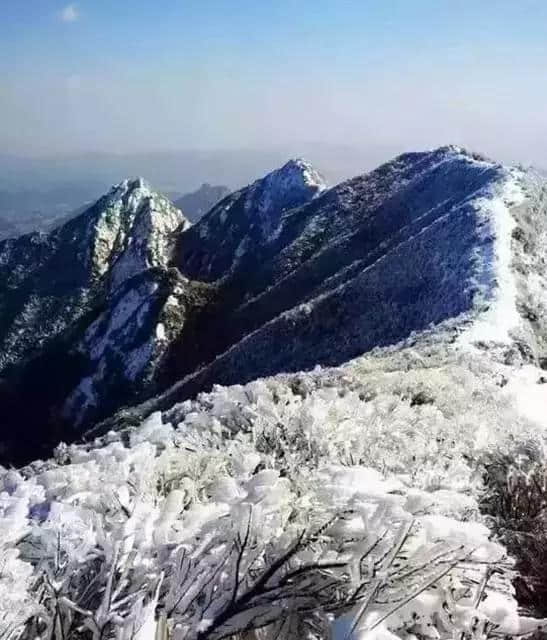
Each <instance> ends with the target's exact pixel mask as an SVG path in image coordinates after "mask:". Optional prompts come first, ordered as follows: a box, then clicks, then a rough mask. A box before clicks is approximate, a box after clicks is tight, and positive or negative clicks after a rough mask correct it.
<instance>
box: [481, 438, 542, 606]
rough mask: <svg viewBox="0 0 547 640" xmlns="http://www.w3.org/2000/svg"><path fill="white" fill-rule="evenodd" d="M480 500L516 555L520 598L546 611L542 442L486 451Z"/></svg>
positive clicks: (493, 523) (483, 508)
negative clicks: (507, 450)
mask: <svg viewBox="0 0 547 640" xmlns="http://www.w3.org/2000/svg"><path fill="white" fill-rule="evenodd" d="M483 464H484V469H485V484H486V492H485V495H484V497H483V499H482V502H481V507H482V510H483V511H484V512H485V513H486V514H488V515H489V516H490V518H491V521H492V527H493V529H495V530H496V531H497V533H498V534H499V536H500V538H501V539H502V540H503V542H504V543H505V544H506V545H507V547H508V548H509V550H510V552H511V553H512V555H514V557H515V558H516V559H517V564H516V568H517V569H518V572H519V575H518V578H517V580H516V582H515V585H516V588H517V594H518V597H519V602H520V603H521V604H522V605H523V606H526V607H527V608H529V609H530V610H531V611H533V612H534V613H536V614H540V615H547V461H546V458H545V451H544V449H543V447H542V446H541V444H540V443H538V442H528V443H523V444H522V445H520V446H519V447H517V448H515V449H513V450H511V451H509V452H503V451H498V452H496V453H492V454H490V455H485V456H484V459H483Z"/></svg>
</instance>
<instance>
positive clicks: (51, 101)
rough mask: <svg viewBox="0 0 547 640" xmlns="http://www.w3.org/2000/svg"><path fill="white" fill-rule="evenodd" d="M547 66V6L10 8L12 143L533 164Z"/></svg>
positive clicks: (543, 133) (41, 2) (6, 129)
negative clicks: (389, 153) (447, 153)
mask: <svg viewBox="0 0 547 640" xmlns="http://www.w3.org/2000/svg"><path fill="white" fill-rule="evenodd" d="M546 71H547V3H546V2H544V1H543V0H537V1H532V0H519V1H518V2H517V1H516V0H513V1H512V2H509V1H505V0H480V1H477V0H474V1H471V0H459V1H458V0H435V1H434V0H374V1H372V0H351V1H346V2H334V1H331V2H326V1H324V0H314V1H312V0H299V1H297V0H294V1H289V0H277V1H275V2H274V1H272V0H255V1H254V2H251V1H248V0H225V1H221V0H201V1H197V0H170V1H168V0H155V1H152V0H132V1H131V2H128V1H127V2H126V1H124V0H82V1H81V2H76V3H73V4H70V3H67V2H63V1H61V2H58V1H56V0H5V2H4V3H3V7H2V20H1V21H0V73H1V76H0V77H1V78H2V81H1V83H0V145H1V147H2V150H3V151H6V152H14V153H31V154H32V153H49V152H67V151H68V152H71V151H81V150H106V151H135V150H151V149H177V148H196V147H199V148H233V147H264V146H269V145H270V146H272V145H273V146H276V145H284V144H287V145H288V144H293V143H294V142H295V141H296V142H298V141H302V142H305V141H312V142H318V143H325V144H346V145H352V146H356V147H362V148H363V149H366V148H367V147H368V148H372V147H375V148H376V147H377V148H384V147H385V148H386V149H392V148H393V149H394V150H397V149H399V148H400V149H407V148H416V147H419V148H422V147H428V146H434V145H436V144H442V143H445V142H455V143H462V144H467V145H469V146H472V147H474V148H478V149H484V150H485V151H486V152H489V153H492V154H494V155H498V156H501V157H502V158H503V159H505V158H508V159H522V160H523V161H525V162H527V161H535V162H538V161H540V160H541V158H542V156H543V154H547V116H546V115H545V113H544V112H545V109H544V105H545V100H546V98H547V87H546V84H547V83H545V79H546ZM544 149H545V151H544ZM544 164H545V162H544Z"/></svg>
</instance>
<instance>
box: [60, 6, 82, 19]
mask: <svg viewBox="0 0 547 640" xmlns="http://www.w3.org/2000/svg"><path fill="white" fill-rule="evenodd" d="M59 17H60V18H61V21H62V22H76V21H77V20H78V19H79V18H80V10H79V9H78V5H77V4H67V6H66V7H65V8H64V9H62V10H61V12H60V14H59Z"/></svg>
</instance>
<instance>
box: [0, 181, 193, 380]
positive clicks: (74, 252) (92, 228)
mask: <svg viewBox="0 0 547 640" xmlns="http://www.w3.org/2000/svg"><path fill="white" fill-rule="evenodd" d="M188 225H189V223H188V221H187V220H186V219H185V218H184V216H183V215H182V213H181V212H180V211H179V210H178V209H176V208H175V207H174V206H173V205H171V204H170V203H169V201H168V200H167V199H166V198H165V197H164V196H162V195H161V194H158V193H154V192H153V191H151V189H150V187H149V186H148V185H147V184H146V183H145V181H144V180H143V179H142V178H137V179H132V180H130V179H127V180H124V181H123V182H121V183H120V184H119V185H117V186H115V187H113V188H112V189H111V191H110V192H109V193H108V194H107V195H106V196H104V197H103V198H101V199H100V200H98V201H97V202H96V203H95V204H94V205H93V206H91V207H90V208H89V209H88V210H87V211H85V212H84V213H82V214H81V215H79V216H78V217H76V218H74V219H72V220H70V221H68V222H67V223H65V224H64V225H62V226H61V227H59V228H57V229H55V230H54V231H52V232H51V233H49V234H30V235H28V236H21V237H20V238H16V239H14V240H9V241H5V242H2V243H0V297H1V298H2V299H3V300H4V302H5V303H6V304H5V307H2V308H0V353H1V354H2V356H1V357H0V367H2V368H3V367H4V366H5V365H7V364H9V363H12V362H16V361H17V360H18V359H19V358H22V357H25V356H27V355H29V354H30V353H32V352H35V351H36V350H37V347H41V346H42V344H45V343H46V342H47V341H48V340H50V339H51V338H53V337H55V336H58V335H60V334H62V332H63V331H64V330H66V329H67V327H68V326H69V325H70V324H71V323H73V322H75V321H77V320H78V319H79V318H81V317H82V316H83V315H85V313H86V312H87V311H88V310H89V309H90V308H91V307H92V306H93V303H94V301H95V300H96V298H97V297H100V296H101V295H103V294H105V292H106V290H107V289H110V290H114V289H115V288H117V287H119V286H120V285H121V284H122V283H123V282H125V281H127V280H128V279H130V278H131V277H132V276H135V275H136V274H138V273H139V272H141V271H144V270H145V269H148V268H150V267H163V268H167V266H168V261H169V258H170V244H171V236H172V234H173V232H174V231H175V230H176V229H184V228H186V227H187V226H188ZM4 309H5V311H4Z"/></svg>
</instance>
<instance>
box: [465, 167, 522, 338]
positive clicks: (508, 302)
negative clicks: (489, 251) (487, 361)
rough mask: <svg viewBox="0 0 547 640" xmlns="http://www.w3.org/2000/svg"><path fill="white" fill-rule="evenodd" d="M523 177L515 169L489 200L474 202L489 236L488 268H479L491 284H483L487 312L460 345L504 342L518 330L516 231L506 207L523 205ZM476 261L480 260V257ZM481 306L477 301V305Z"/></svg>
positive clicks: (509, 172)
mask: <svg viewBox="0 0 547 640" xmlns="http://www.w3.org/2000/svg"><path fill="white" fill-rule="evenodd" d="M522 179H523V174H522V172H521V171H519V170H517V169H510V170H508V172H507V177H506V180H505V181H504V182H503V183H502V184H501V185H494V187H493V189H494V193H492V194H491V196H490V197H486V196H485V197H482V198H480V199H478V200H476V201H475V205H476V207H477V215H478V217H479V219H480V221H481V223H482V225H483V229H484V231H483V234H484V236H488V235H490V234H491V235H492V236H493V239H492V240H487V242H488V241H491V242H492V244H493V255H492V256H491V258H492V262H491V264H484V263H483V264H481V265H480V268H481V270H482V271H486V272H490V273H492V274H493V278H494V282H493V289H491V287H492V283H490V282H488V283H486V284H483V285H482V286H483V289H484V293H483V296H484V298H485V303H486V299H488V303H487V304H488V309H487V310H486V311H484V312H482V313H481V314H480V315H479V316H478V317H477V318H476V319H475V320H474V322H473V325H472V326H471V327H470V328H469V329H467V330H466V331H464V333H463V334H462V335H461V336H460V343H461V344H463V345H467V346H470V345H472V344H473V343H476V342H507V341H509V340H510V338H511V336H510V333H511V330H513V329H515V328H516V327H518V326H519V324H520V321H521V318H520V316H519V313H518V310H517V303H516V300H517V285H516V281H515V273H514V271H513V267H512V261H513V251H512V246H511V242H512V233H513V230H514V229H515V227H516V222H515V219H514V218H513V216H512V214H511V210H510V207H512V206H518V205H520V204H522V203H523V202H524V199H525V195H524V193H523V190H522V186H521V181H522ZM477 260H483V261H484V257H483V256H482V255H481V256H480V257H478V258H477ZM478 302H479V303H481V301H480V300H479V301H478Z"/></svg>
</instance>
